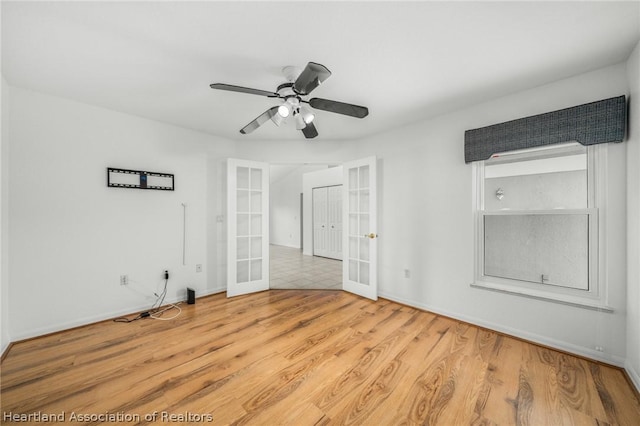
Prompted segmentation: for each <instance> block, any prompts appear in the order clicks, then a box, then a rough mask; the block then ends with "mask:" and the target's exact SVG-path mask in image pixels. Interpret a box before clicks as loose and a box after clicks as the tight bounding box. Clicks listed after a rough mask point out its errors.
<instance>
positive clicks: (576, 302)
mask: <svg viewBox="0 0 640 426" xmlns="http://www.w3.org/2000/svg"><path fill="white" fill-rule="evenodd" d="M470 285H471V287H473V288H478V289H486V290H493V291H498V292H500V293H507V294H514V295H516V296H524V297H529V298H531V299H537V300H544V301H547V302H555V303H561V304H563V305H570V306H575V307H578V308H587V309H592V310H594V311H600V312H607V313H613V308H612V307H611V306H607V305H602V304H600V303H597V300H596V301H589V300H582V299H577V298H575V297H571V296H565V295H562V294H557V293H553V297H552V296H550V294H549V292H548V291H536V290H535V289H521V288H518V287H515V286H513V285H509V284H507V285H501V284H499V283H494V282H489V281H476V282H475V283H471V284H470Z"/></svg>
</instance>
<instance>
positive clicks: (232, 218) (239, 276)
mask: <svg viewBox="0 0 640 426" xmlns="http://www.w3.org/2000/svg"><path fill="white" fill-rule="evenodd" d="M268 289H269V165H268V164H267V163H258V162H255V161H247V160H238V159H234V158H230V159H228V160H227V297H231V296H238V295H241V294H246V293H254V292H257V291H263V290H268Z"/></svg>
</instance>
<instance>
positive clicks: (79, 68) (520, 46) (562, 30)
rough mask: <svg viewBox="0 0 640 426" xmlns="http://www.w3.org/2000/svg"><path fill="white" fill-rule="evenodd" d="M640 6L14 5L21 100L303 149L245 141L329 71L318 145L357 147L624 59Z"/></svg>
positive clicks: (639, 22) (10, 71) (8, 41)
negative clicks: (303, 72)
mask: <svg viewBox="0 0 640 426" xmlns="http://www.w3.org/2000/svg"><path fill="white" fill-rule="evenodd" d="M639 39H640V2H639V1H631V2H611V1H605V2H529V3H525V2H477V1H476V2H446V3H445V2H310V1H296V2H265V1H262V2H184V1H176V2H154V1H145V2H100V3H96V2H37V3H36V2H7V1H3V2H2V73H3V75H4V76H5V78H6V79H7V81H8V82H9V83H10V84H12V85H15V86H18V87H23V88H29V89H33V90H37V91H41V92H45V93H49V94H53V95H57V96H63V97H66V98H71V99H74V100H77V101H80V102H85V103H88V104H93V105H98V106H102V107H105V108H109V109H113V110H117V111H122V112H126V113H129V114H134V115H138V116H142V117H147V118H151V119H155V120H160V121H163V122H167V123H172V124H175V125H178V126H182V127H186V128H191V129H196V130H200V131H204V132H207V133H211V134H215V135H220V136H223V137H226V138H230V139H233V140H239V139H259V140H263V139H264V140H281V139H300V140H303V139H304V138H303V136H302V134H301V133H300V132H298V131H296V130H295V128H294V126H293V123H288V125H287V126H281V127H280V128H278V127H276V126H275V125H274V124H273V123H271V122H268V123H266V124H265V125H263V126H262V127H260V128H259V129H257V130H256V131H255V132H254V133H253V134H251V135H241V134H240V133H239V132H238V130H239V129H240V128H242V127H243V126H245V125H246V124H247V123H248V122H249V121H251V120H253V119H254V118H255V117H256V116H258V115H259V114H261V113H262V112H263V111H265V110H266V109H267V108H269V107H271V106H273V105H275V104H277V100H275V99H269V98H264V97H260V96H255V95H247V94H242V93H232V92H224V91H216V90H212V89H210V88H209V84H210V83H214V82H217V83H228V84H235V85H241V86H246V87H252V88H257V89H262V90H269V91H275V89H276V87H277V86H278V85H279V84H280V83H282V82H284V77H283V76H282V74H281V68H282V67H283V66H285V65H296V66H300V67H303V66H304V65H305V64H306V63H307V62H309V61H314V62H319V63H321V64H324V65H325V66H327V67H328V68H329V69H330V70H331V71H332V73H333V75H332V76H331V78H329V79H328V80H327V81H325V83H324V84H323V85H322V86H321V87H318V88H317V89H316V90H315V91H314V92H313V94H312V97H314V96H317V97H323V98H328V99H334V100H339V101H344V102H349V103H355V104H359V105H364V106H367V107H368V108H369V111H370V114H369V116H368V117H366V118H365V119H363V120H359V119H355V118H351V117H345V116H341V115H337V114H332V113H328V112H325V111H318V112H317V113H316V122H315V123H316V126H317V128H318V131H319V133H320V136H319V137H318V138H316V140H337V139H354V138H361V137H365V136H367V135H371V134H375V133H379V132H381V131H385V130H387V129H391V128H394V127H397V126H400V125H404V124H407V123H411V122H415V121H419V120H422V119H424V118H427V117H430V116H434V115H437V114H440V113H443V112H447V111H451V110H454V109H458V108H461V107H464V106H466V105H470V104H474V103H478V102H481V101H484V100H488V99H492V98H496V97H499V96H502V95H505V94H508V93H512V92H515V91H519V90H523V89H527V88H530V87H535V86H538V85H541V84H545V83H548V82H551V81H555V80H558V79H561V78H565V77H568V76H571V75H575V74H579V73H583V72H586V71H589V70H592V69H596V68H600V67H603V66H606V65H610V64H614V63H618V62H621V61H624V60H625V59H626V58H627V57H628V56H629V54H630V52H631V50H632V49H633V47H634V46H635V44H636V43H637V42H638V40H639Z"/></svg>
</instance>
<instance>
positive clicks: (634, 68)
mask: <svg viewBox="0 0 640 426" xmlns="http://www.w3.org/2000/svg"><path fill="white" fill-rule="evenodd" d="M627 78H628V82H629V93H630V96H629V129H628V141H627V145H628V146H627V238H628V241H627V268H628V269H627V283H628V284H627V362H626V364H625V367H626V369H627V372H629V376H630V377H631V379H632V380H633V381H634V383H635V385H636V387H637V388H638V389H639V390H640V42H639V43H638V44H637V45H636V48H635V49H634V51H633V53H632V54H631V56H630V58H629V60H628V62H627Z"/></svg>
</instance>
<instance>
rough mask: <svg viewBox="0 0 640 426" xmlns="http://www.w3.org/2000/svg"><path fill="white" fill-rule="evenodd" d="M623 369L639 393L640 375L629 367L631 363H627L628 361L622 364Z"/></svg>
mask: <svg viewBox="0 0 640 426" xmlns="http://www.w3.org/2000/svg"><path fill="white" fill-rule="evenodd" d="M624 369H625V371H626V372H627V374H628V375H629V378H630V379H631V382H632V383H633V385H634V386H635V387H636V390H637V391H638V392H640V373H639V372H637V371H636V370H635V369H634V368H633V366H632V365H631V363H630V362H629V360H626V361H625V363H624Z"/></svg>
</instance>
